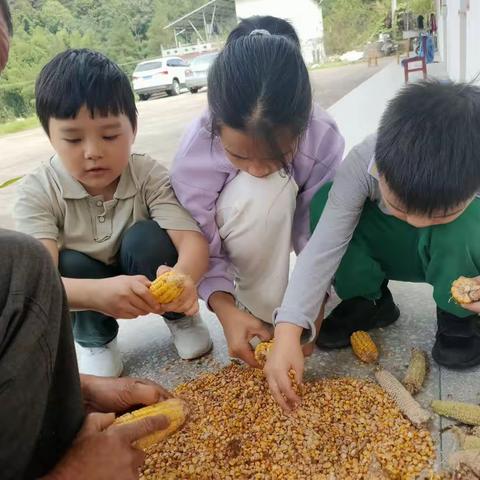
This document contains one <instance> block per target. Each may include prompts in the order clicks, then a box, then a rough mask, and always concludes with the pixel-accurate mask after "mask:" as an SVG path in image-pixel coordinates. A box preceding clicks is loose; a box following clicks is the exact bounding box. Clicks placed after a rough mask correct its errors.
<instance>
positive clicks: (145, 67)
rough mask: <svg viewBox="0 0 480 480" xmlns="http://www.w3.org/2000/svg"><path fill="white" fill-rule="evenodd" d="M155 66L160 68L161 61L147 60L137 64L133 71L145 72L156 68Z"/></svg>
mask: <svg viewBox="0 0 480 480" xmlns="http://www.w3.org/2000/svg"><path fill="white" fill-rule="evenodd" d="M157 68H162V62H147V63H141V64H140V65H137V68H136V69H135V73H138V72H147V71H148V70H156V69H157Z"/></svg>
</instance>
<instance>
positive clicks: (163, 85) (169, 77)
mask: <svg viewBox="0 0 480 480" xmlns="http://www.w3.org/2000/svg"><path fill="white" fill-rule="evenodd" d="M187 67H188V63H187V62H185V60H183V58H180V57H165V58H156V59H154V60H147V61H145V62H141V63H139V64H138V65H137V68H135V71H134V72H133V75H132V78H133V90H134V92H135V93H137V94H138V96H139V98H140V100H147V99H148V98H149V97H150V96H151V95H152V94H154V93H160V92H167V93H168V95H178V94H179V93H180V89H181V88H183V87H185V71H186V70H187Z"/></svg>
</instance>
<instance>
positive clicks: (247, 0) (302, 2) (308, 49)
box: [235, 0, 325, 64]
mask: <svg viewBox="0 0 480 480" xmlns="http://www.w3.org/2000/svg"><path fill="white" fill-rule="evenodd" d="M235 6H236V10H237V17H238V18H239V19H242V18H247V17H251V16H253V15H272V16H274V17H279V18H283V19H285V20H287V21H289V22H290V23H291V24H292V25H293V27H294V28H295V30H296V31H297V34H298V36H299V38H300V42H301V44H302V52H303V55H304V58H305V61H306V63H308V64H311V63H317V62H322V61H324V59H325V49H324V46H323V15H322V9H321V8H320V7H319V6H318V4H317V3H316V2H315V1H314V0H295V1H293V0H236V2H235Z"/></svg>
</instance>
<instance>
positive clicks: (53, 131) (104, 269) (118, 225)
mask: <svg viewBox="0 0 480 480" xmlns="http://www.w3.org/2000/svg"><path fill="white" fill-rule="evenodd" d="M36 108H37V114H38V117H39V119H40V122H41V124H42V126H43V128H44V130H45V132H46V133H47V135H48V137H49V139H50V142H51V144H52V146H53V148H54V149H55V151H56V153H57V154H56V155H55V156H54V157H52V158H51V159H50V160H49V162H48V163H46V164H44V165H42V166H41V167H40V168H38V169H37V170H36V171H35V172H33V173H32V174H30V175H28V176H27V177H25V179H24V180H23V181H22V183H21V184H20V186H19V191H18V199H17V202H16V205H15V218H16V223H17V229H18V230H20V231H22V232H25V233H28V234H30V235H32V236H34V237H35V238H37V239H39V240H40V241H41V242H42V243H43V244H44V245H45V247H46V248H47V249H48V251H49V252H50V253H51V255H52V257H53V259H54V261H55V263H56V264H57V265H58V267H59V270H60V273H61V275H62V278H63V283H64V285H65V289H66V292H67V297H68V301H69V305H70V308H71V310H73V311H75V313H74V314H73V328H74V336H75V341H76V344H77V357H78V361H79V369H80V372H81V373H89V374H94V375H101V376H119V375H120V374H121V371H122V360H121V357H120V352H119V350H118V347H117V342H116V337H117V333H118V324H117V321H116V319H117V318H135V317H137V316H139V315H145V314H147V313H157V314H160V315H163V317H164V319H165V322H166V324H167V325H168V327H169V329H170V331H171V332H172V335H173V341H174V344H175V346H176V348H177V351H178V353H179V355H180V356H181V357H182V358H184V359H192V358H196V357H198V356H201V355H203V354H205V353H206V352H208V351H209V350H210V348H211V345H212V343H211V339H210V336H209V333H208V329H207V328H206V326H205V325H204V324H203V322H202V320H201V318H200V316H199V315H198V298H197V291H196V284H197V283H198V282H199V281H200V279H201V277H202V276H203V274H204V273H205V272H206V269H207V266H208V246H207V243H206V241H205V239H204V238H203V236H202V234H201V233H200V230H199V228H198V226H197V224H196V222H195V221H194V220H193V219H192V218H191V217H190V215H189V214H188V213H187V212H186V211H185V210H184V209H183V208H182V207H181V206H180V205H179V204H178V202H177V199H176V198H175V195H174V193H173V191H172V189H171V187H170V182H169V177H168V172H167V170H166V169H165V168H164V167H162V166H161V165H159V164H158V163H157V162H156V161H155V160H153V159H152V158H150V157H149V156H147V155H136V154H132V153H131V147H132V145H133V142H134V140H135V135H136V128H137V110H136V107H135V99H134V95H133V92H132V90H131V87H130V84H129V81H128V78H127V77H126V75H125V74H124V73H123V72H122V71H121V70H120V68H119V67H118V66H117V65H116V64H115V63H113V62H112V61H110V60H109V59H108V58H106V57H105V56H103V55H101V54H100V53H97V52H93V51H90V50H85V49H83V50H68V51H66V52H63V53H61V54H59V55H57V56H56V57H55V58H54V59H53V60H51V61H50V62H49V63H48V64H47V65H46V66H45V67H44V68H43V70H42V71H41V73H40V76H39V77H38V79H37V83H36ZM169 267H173V268H174V269H175V270H178V271H180V272H182V273H184V274H186V275H187V276H188V277H189V281H188V283H187V286H186V288H185V290H184V292H183V294H182V295H181V297H180V298H179V299H178V300H177V301H175V302H173V303H172V304H169V305H160V304H158V303H157V302H156V301H155V299H154V298H153V297H152V295H151V294H150V293H149V290H148V286H149V285H150V281H151V280H153V279H154V278H155V277H156V275H157V274H158V273H159V271H163V270H165V269H167V268H169ZM166 312H168V313H166Z"/></svg>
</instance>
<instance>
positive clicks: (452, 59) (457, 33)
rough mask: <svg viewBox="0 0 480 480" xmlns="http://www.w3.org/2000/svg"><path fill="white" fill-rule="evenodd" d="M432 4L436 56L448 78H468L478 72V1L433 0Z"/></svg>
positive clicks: (479, 4)
mask: <svg viewBox="0 0 480 480" xmlns="http://www.w3.org/2000/svg"><path fill="white" fill-rule="evenodd" d="M436 4H437V12H438V15H437V17H438V47H439V52H440V58H441V60H442V61H444V62H445V61H446V66H447V72H448V75H449V77H450V78H451V79H452V80H456V81H465V80H466V81H470V80H472V79H473V78H474V77H475V76H476V75H477V74H478V73H479V72H480V1H479V0H436ZM462 17H463V19H464V22H463V25H462ZM462 35H464V36H465V37H464V38H465V40H466V41H465V42H463V41H462ZM463 65H464V68H463ZM462 70H464V73H463V72H462Z"/></svg>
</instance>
